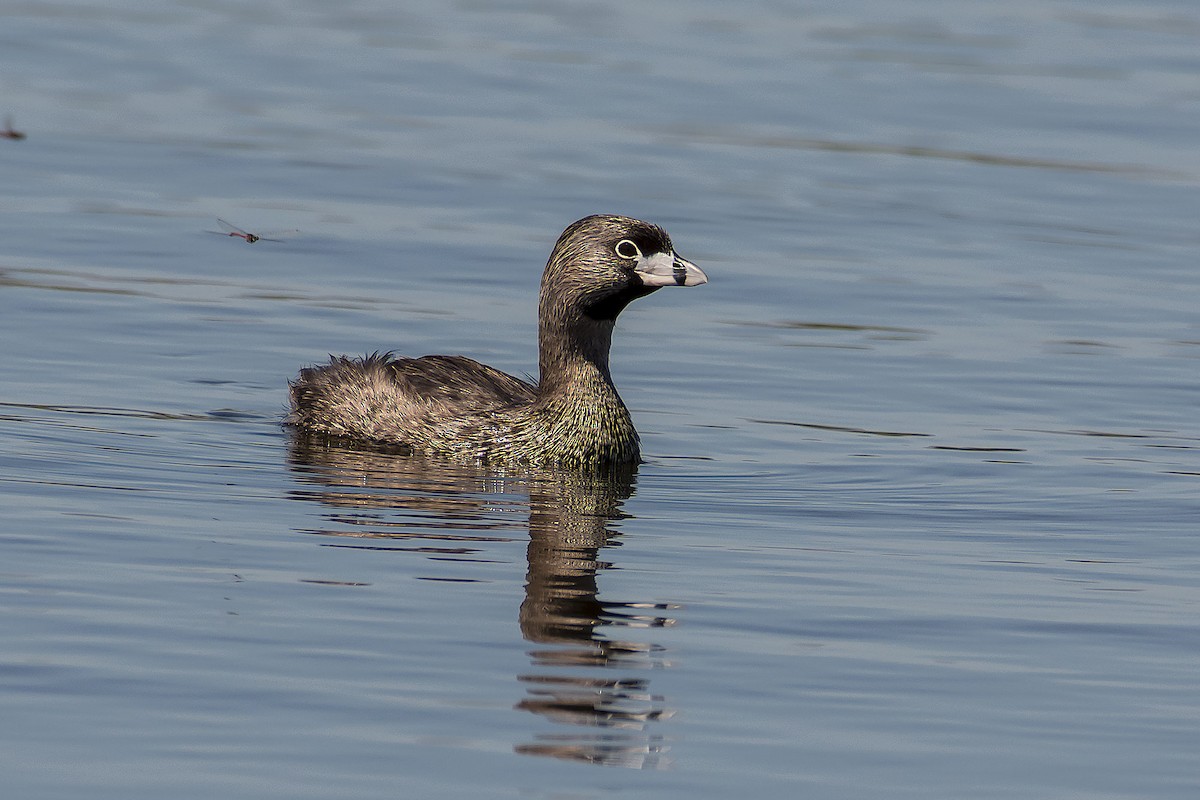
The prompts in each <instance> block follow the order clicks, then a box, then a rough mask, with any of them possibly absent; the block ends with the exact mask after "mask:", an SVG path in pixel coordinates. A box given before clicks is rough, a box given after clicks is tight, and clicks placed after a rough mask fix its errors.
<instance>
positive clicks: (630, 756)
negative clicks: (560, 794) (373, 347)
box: [291, 434, 674, 769]
mask: <svg viewBox="0 0 1200 800" xmlns="http://www.w3.org/2000/svg"><path fill="white" fill-rule="evenodd" d="M291 457H292V464H293V468H294V469H295V470H296V471H297V472H300V473H303V474H304V475H305V479H304V480H305V482H306V483H312V484H316V485H318V486H319V488H318V489H316V490H312V491H309V490H300V491H298V492H297V496H299V497H301V498H303V499H310V500H318V501H320V502H322V503H324V504H326V505H328V506H331V507H332V508H334V509H336V511H335V512H334V513H332V514H330V515H329V516H330V519H331V520H333V521H335V522H337V523H339V524H340V525H342V526H345V527H339V528H336V529H322V530H318V531H313V533H320V534H325V535H330V536H336V537H348V538H352V539H354V540H355V541H354V542H353V543H351V542H349V541H347V542H346V543H345V544H344V545H343V546H354V547H365V548H379V549H388V550H395V549H406V550H412V551H417V552H421V553H427V554H442V555H450V554H466V553H470V552H474V551H476V550H478V549H480V548H482V547H484V546H486V543H488V542H492V543H496V542H508V541H514V540H515V539H517V538H518V537H519V536H521V535H523V532H522V531H521V530H520V529H521V528H523V527H524V525H523V519H524V514H523V513H522V514H521V515H520V516H518V515H517V514H516V513H513V514H511V515H510V514H507V513H504V512H506V511H511V512H524V511H527V512H528V517H527V519H528V536H529V546H528V550H527V556H528V570H527V572H526V584H525V599H524V601H523V602H522V603H521V608H520V612H519V614H518V620H519V623H520V629H521V634H522V636H523V637H524V638H525V640H526V641H528V642H530V643H531V644H533V645H534V646H535V647H534V649H532V650H530V651H529V656H530V660H531V669H530V671H529V672H527V673H525V674H521V675H518V676H517V680H518V681H520V682H521V684H522V685H523V686H524V687H525V692H526V696H525V698H524V699H523V700H521V701H520V702H519V703H517V705H516V709H517V710H520V711H529V712H532V713H534V714H537V715H539V716H541V717H543V718H545V719H546V720H549V721H551V722H554V723H557V724H559V725H562V726H570V727H571V730H570V731H567V730H565V729H555V730H554V731H553V732H549V733H543V734H540V735H537V736H536V737H535V739H534V741H532V742H529V743H524V744H518V745H516V747H515V750H516V752H518V753H521V754H525V755H536V756H551V757H554V758H561V759H567V760H571V761H583V762H588V763H593V764H601V765H606V766H621V767H631V768H638V769H656V768H661V767H664V766H665V765H666V764H665V759H664V752H665V750H666V742H665V739H664V737H663V736H662V734H660V733H659V732H657V731H656V730H655V729H656V727H657V725H656V723H658V722H659V721H661V720H664V719H666V718H668V717H670V716H671V714H672V711H671V710H670V709H668V708H667V707H666V706H665V701H664V699H663V698H662V697H661V696H658V695H656V694H654V693H653V692H652V691H651V690H650V686H649V681H648V680H647V679H646V678H644V677H641V676H640V675H639V674H638V673H642V672H645V671H649V670H652V669H661V668H663V667H665V666H668V663H667V661H666V659H665V657H664V655H663V648H662V647H661V646H660V645H657V644H653V643H648V642H647V641H646V639H645V637H644V635H643V636H640V637H639V638H638V639H637V640H633V639H632V637H628V638H626V639H622V638H618V637H617V635H616V634H617V633H618V632H619V631H620V630H621V629H626V630H631V629H635V628H636V629H655V628H661V627H666V626H669V625H671V624H673V622H674V620H673V619H672V618H671V617H670V616H669V615H670V613H671V611H672V607H671V606H669V605H667V604H662V603H639V602H615V601H611V600H601V599H600V598H599V594H600V593H599V587H598V584H597V576H598V575H599V574H600V573H601V572H602V571H603V570H604V569H605V568H607V567H609V566H611V565H610V564H609V563H607V562H605V561H602V560H601V559H600V553H601V551H602V550H604V549H605V548H612V547H615V546H617V545H619V541H618V538H619V535H618V534H617V533H616V532H615V531H614V530H612V529H611V525H612V523H613V522H614V521H616V520H619V519H621V517H622V512H621V504H622V503H623V502H624V501H625V500H626V499H628V498H629V496H630V495H631V494H632V493H633V484H634V476H635V473H636V467H631V466H625V467H619V468H614V469H612V470H609V471H604V472H587V473H580V472H571V471H561V472H560V471H547V470H532V469H526V468H522V469H521V470H520V471H507V470H499V469H495V468H488V467H484V466H480V465H464V464H457V463H453V462H442V461H435V460H432V459H428V458H424V457H420V456H412V455H406V454H402V453H388V452H382V451H380V450H378V449H369V448H366V447H365V446H363V445H355V444H350V443H345V442H338V441H330V440H327V439H323V438H321V437H312V436H305V435H303V434H295V435H294V438H293V439H292V453H291ZM522 494H527V497H528V504H525V503H524V502H523V501H522V500H520V499H519V498H520V495H522ZM397 511H402V512H404V513H403V514H402V515H401V516H400V517H396V516H395V512H397ZM389 512H390V513H389ZM518 520H522V521H521V522H518ZM365 540H370V541H369V542H368V541H365ZM380 540H385V541H380ZM397 540H404V541H406V542H413V543H414V544H415V545H416V546H408V547H402V548H398V547H397V546H396V542H397ZM417 542H419V543H420V544H416V543H417ZM610 676H611V677H610ZM582 728H587V729H588V730H587V731H586V732H582V731H581V729H582Z"/></svg>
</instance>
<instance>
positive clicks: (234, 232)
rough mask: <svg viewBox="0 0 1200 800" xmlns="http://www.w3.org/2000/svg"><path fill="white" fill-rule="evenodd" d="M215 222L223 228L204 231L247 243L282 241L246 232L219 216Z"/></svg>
mask: <svg viewBox="0 0 1200 800" xmlns="http://www.w3.org/2000/svg"><path fill="white" fill-rule="evenodd" d="M217 224H218V225H220V226H221V228H222V229H223V230H219V231H206V233H215V234H216V235H217V236H236V237H237V238H239V239H245V240H246V243H247V244H254V243H255V242H282V241H283V239H273V238H271V236H267V235H262V236H260V235H258V234H257V233H247V232H246V231H244V230H242V229H241V228H239V227H238V226H236V225H231V224H229V223H228V222H226V221H225V220H223V219H221V218H220V217H218V218H217ZM283 233H296V231H283ZM274 235H278V234H272V236H274Z"/></svg>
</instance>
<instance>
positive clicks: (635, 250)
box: [613, 239, 642, 261]
mask: <svg viewBox="0 0 1200 800" xmlns="http://www.w3.org/2000/svg"><path fill="white" fill-rule="evenodd" d="M624 245H628V247H625V252H621V248H622V246H624ZM631 248H632V250H633V253H632V254H630V253H629V250H630V249H631ZM613 252H615V253H616V254H617V257H618V258H626V259H629V260H630V261H633V260H634V259H638V258H641V257H642V248H640V247H638V246H637V245H636V244H634V242H633V241H632V240H631V239H622V240H621V241H619V242H617V246H616V247H614V248H613Z"/></svg>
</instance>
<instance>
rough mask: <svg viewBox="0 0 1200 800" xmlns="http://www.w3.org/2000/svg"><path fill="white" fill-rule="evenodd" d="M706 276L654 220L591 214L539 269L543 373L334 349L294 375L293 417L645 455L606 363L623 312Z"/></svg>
mask: <svg viewBox="0 0 1200 800" xmlns="http://www.w3.org/2000/svg"><path fill="white" fill-rule="evenodd" d="M707 282H708V277H707V276H706V275H705V274H704V272H702V271H701V270H700V268H699V267H697V266H696V265H695V264H693V263H691V262H690V261H687V260H686V259H684V258H682V257H681V256H679V255H678V254H677V253H676V252H675V249H674V247H673V245H672V244H671V239H670V237H669V236H668V235H667V233H666V231H664V230H663V229H662V228H660V227H658V226H657V225H653V224H651V223H648V222H643V221H641V220H637V219H632V218H630V217H622V216H615V215H595V216H590V217H584V218H583V219H581V220H578V221H577V222H574V223H572V224H571V225H569V226H567V229H566V230H564V231H563V233H562V236H560V237H559V239H558V242H557V243H556V244H555V245H554V249H553V250H552V251H551V253H550V260H549V261H548V262H547V264H546V269H545V272H543V274H542V283H541V290H540V293H539V298H538V368H539V376H538V380H537V382H536V383H534V382H530V381H525V380H522V379H520V378H516V377H513V376H512V375H508V374H506V373H504V372H501V371H499V370H497V369H493V368H492V367H489V366H486V365H484V364H481V363H479V362H478V361H475V360H473V359H470V358H467V357H465V356H440V355H433V356H423V357H421V358H400V357H395V356H393V355H392V354H391V353H374V354H372V355H368V356H365V357H363V358H347V357H345V356H335V357H332V358H331V360H330V362H329V363H328V364H324V365H321V366H315V367H307V368H305V369H302V370H301V371H300V375H299V377H298V378H297V379H296V380H295V381H292V382H291V383H290V387H291V413H289V414H288V416H287V418H286V420H285V423H287V424H290V425H294V426H296V427H297V428H300V429H303V430H307V431H312V432H315V433H322V434H327V435H333V436H339V437H347V438H350V439H358V440H363V441H367V442H373V443H377V444H382V445H390V446H398V447H401V448H403V449H406V450H409V451H415V452H421V453H430V454H444V455H449V456H453V457H458V458H464V459H469V460H473V461H503V462H525V463H536V464H556V465H563V466H598V465H605V464H622V463H630V462H637V461H638V460H640V457H641V456H640V449H639V444H638V434H637V431H636V430H635V429H634V426H633V421H632V419H631V417H630V414H629V409H627V408H626V407H625V403H624V402H623V401H622V400H621V397H620V395H619V394H617V389H616V386H615V385H614V384H613V380H612V375H611V374H610V373H609V368H608V356H609V349H610V347H611V343H612V332H613V326H614V324H615V322H616V319H617V315H618V314H620V313H621V311H622V310H623V309H624V308H625V306H627V305H628V304H629V303H630V302H632V301H634V300H636V299H638V298H640V297H645V296H646V295H648V294H650V293H652V292H655V291H657V290H658V289H660V288H662V287H664V286H699V285H700V284H703V283H707Z"/></svg>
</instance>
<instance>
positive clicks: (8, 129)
mask: <svg viewBox="0 0 1200 800" xmlns="http://www.w3.org/2000/svg"><path fill="white" fill-rule="evenodd" d="M24 138H25V134H24V133H22V132H21V131H18V130H15V129H14V128H13V126H12V117H5V118H4V130H2V131H0V139H13V140H16V141H20V140H21V139H24Z"/></svg>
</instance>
